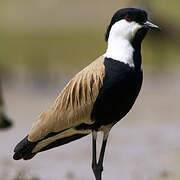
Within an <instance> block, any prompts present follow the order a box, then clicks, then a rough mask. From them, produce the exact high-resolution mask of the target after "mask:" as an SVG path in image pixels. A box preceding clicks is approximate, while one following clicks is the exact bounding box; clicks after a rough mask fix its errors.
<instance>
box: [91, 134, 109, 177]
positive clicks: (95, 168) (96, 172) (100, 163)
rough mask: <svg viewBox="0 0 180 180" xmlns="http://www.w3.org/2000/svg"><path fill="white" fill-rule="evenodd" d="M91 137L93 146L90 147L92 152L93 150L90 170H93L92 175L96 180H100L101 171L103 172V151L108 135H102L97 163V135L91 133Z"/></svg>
mask: <svg viewBox="0 0 180 180" xmlns="http://www.w3.org/2000/svg"><path fill="white" fill-rule="evenodd" d="M92 137H93V138H92V144H93V147H92V150H93V155H92V169H93V172H94V175H95V177H96V180H101V178H102V171H103V160H104V153H105V149H106V144H107V138H108V134H105V133H104V135H103V142H102V146H101V151H100V155H99V160H98V163H97V158H96V137H97V133H96V132H95V131H93V134H92Z"/></svg>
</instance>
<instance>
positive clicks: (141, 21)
mask: <svg viewBox="0 0 180 180" xmlns="http://www.w3.org/2000/svg"><path fill="white" fill-rule="evenodd" d="M149 29H153V30H158V31H160V28H159V27H158V26H157V25H155V24H153V23H151V22H149V21H148V15H147V13H146V11H144V10H141V9H136V8H124V9H120V10H118V11H117V12H116V13H115V14H114V15H113V17H112V19H111V22H110V24H109V26H108V28H107V31H106V35H105V40H106V41H109V40H115V39H116V38H119V37H120V38H123V39H127V40H129V41H131V40H133V39H134V37H135V36H137V35H138V34H139V35H140V41H142V40H143V38H144V36H145V34H146V32H147V31H148V30H149Z"/></svg>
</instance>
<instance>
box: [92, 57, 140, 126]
mask: <svg viewBox="0 0 180 180" xmlns="http://www.w3.org/2000/svg"><path fill="white" fill-rule="evenodd" d="M104 65H105V77H104V81H103V86H102V88H101V89H100V92H99V95H98V97H97V99H96V101H95V104H94V107H93V111H92V113H91V118H92V119H93V120H94V121H95V123H94V125H93V128H95V129H98V128H99V127H100V126H101V125H107V124H111V123H116V122H117V121H119V120H120V119H121V118H123V117H124V116H125V115H126V114H127V113H128V112H129V110H130V109H131V107H132V106H133V104H134V102H135V100H136V98H137V96H138V94H139V91H140V89H141V85H142V78H143V77H142V76H143V75H142V71H141V69H139V68H133V67H130V66H129V65H128V64H124V63H122V62H120V61H116V60H113V59H110V58H105V60H104Z"/></svg>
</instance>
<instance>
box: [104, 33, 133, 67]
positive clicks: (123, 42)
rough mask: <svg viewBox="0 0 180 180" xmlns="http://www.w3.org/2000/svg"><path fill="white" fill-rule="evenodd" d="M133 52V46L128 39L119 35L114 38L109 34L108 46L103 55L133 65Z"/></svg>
mask: <svg viewBox="0 0 180 180" xmlns="http://www.w3.org/2000/svg"><path fill="white" fill-rule="evenodd" d="M133 52H134V48H133V47H132V45H131V43H130V42H129V40H127V39H125V38H123V37H121V36H119V37H116V38H113V37H111V36H110V37H109V39H108V47H107V50H106V53H105V54H104V56H105V57H108V58H112V59H114V60H117V61H121V62H123V63H125V64H129V66H131V67H134V61H133Z"/></svg>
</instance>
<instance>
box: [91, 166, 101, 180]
mask: <svg viewBox="0 0 180 180" xmlns="http://www.w3.org/2000/svg"><path fill="white" fill-rule="evenodd" d="M92 169H93V172H94V175H95V177H96V180H101V175H102V171H103V166H102V165H101V164H93V165H92Z"/></svg>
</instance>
